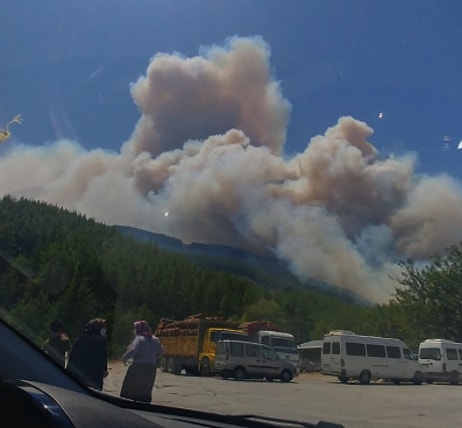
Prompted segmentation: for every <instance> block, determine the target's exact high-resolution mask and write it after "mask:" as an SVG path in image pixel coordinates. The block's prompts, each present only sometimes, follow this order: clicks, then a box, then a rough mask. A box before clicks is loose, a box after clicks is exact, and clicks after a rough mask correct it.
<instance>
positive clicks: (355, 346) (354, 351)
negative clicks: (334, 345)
mask: <svg viewBox="0 0 462 428" xmlns="http://www.w3.org/2000/svg"><path fill="white" fill-rule="evenodd" d="M345 348H346V353H347V355H357V356H366V347H365V346H364V344H363V343H350V342H346V344H345Z"/></svg>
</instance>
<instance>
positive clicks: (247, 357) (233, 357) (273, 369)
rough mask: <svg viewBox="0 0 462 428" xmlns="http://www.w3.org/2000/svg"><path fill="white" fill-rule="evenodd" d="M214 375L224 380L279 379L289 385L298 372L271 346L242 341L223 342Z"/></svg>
mask: <svg viewBox="0 0 462 428" xmlns="http://www.w3.org/2000/svg"><path fill="white" fill-rule="evenodd" d="M215 372H216V373H217V374H218V375H220V376H221V377H223V378H224V379H226V378H228V377H232V378H234V379H236V380H243V379H263V378H265V379H266V380H268V381H272V380H273V379H280V380H281V382H290V381H291V380H292V379H293V378H294V377H295V376H297V374H298V372H297V370H296V368H295V366H294V365H293V364H292V363H291V362H290V361H287V360H286V359H282V358H280V357H279V356H278V354H277V353H276V352H275V351H274V350H273V349H272V348H270V347H269V346H267V345H262V344H260V343H252V342H248V341H242V340H220V341H219V342H218V343H217V347H216V350H215Z"/></svg>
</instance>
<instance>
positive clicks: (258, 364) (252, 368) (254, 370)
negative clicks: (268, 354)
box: [245, 343, 263, 378]
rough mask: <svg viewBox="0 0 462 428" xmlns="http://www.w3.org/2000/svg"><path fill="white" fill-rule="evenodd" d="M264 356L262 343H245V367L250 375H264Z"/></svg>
mask: <svg viewBox="0 0 462 428" xmlns="http://www.w3.org/2000/svg"><path fill="white" fill-rule="evenodd" d="M262 364H263V363H262V357H261V353H260V345H258V344H255V343H246V344H245V369H246V371H247V375H248V376H249V377H257V378H258V377H262V376H263V375H262V371H263V367H262Z"/></svg>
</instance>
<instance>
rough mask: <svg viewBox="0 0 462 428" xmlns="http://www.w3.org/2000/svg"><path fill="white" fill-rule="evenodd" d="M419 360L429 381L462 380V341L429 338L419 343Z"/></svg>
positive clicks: (453, 381) (451, 381) (454, 381)
mask: <svg viewBox="0 0 462 428" xmlns="http://www.w3.org/2000/svg"><path fill="white" fill-rule="evenodd" d="M419 362H420V364H421V365H422V367H423V369H424V377H425V381H426V382H427V383H432V382H433V381H443V382H449V383H451V384H453V385H456V384H457V383H459V382H460V381H461V380H462V343H457V342H453V341H451V340H446V339H427V340H424V341H423V342H421V343H420V345H419Z"/></svg>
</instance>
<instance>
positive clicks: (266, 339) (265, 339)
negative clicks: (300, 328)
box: [256, 330, 300, 374]
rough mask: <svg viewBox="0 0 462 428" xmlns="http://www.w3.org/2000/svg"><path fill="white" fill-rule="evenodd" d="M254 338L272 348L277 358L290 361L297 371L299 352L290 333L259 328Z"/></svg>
mask: <svg viewBox="0 0 462 428" xmlns="http://www.w3.org/2000/svg"><path fill="white" fill-rule="evenodd" d="M256 339H257V340H256V341H257V342H258V343H261V344H263V345H267V346H270V347H271V348H273V349H274V351H275V352H276V353H277V354H278V356H279V358H281V359H283V360H286V361H289V362H290V363H292V364H293V366H294V367H295V369H296V372H297V374H298V373H299V370H300V354H299V352H298V348H297V345H296V344H295V338H294V336H293V335H292V334H290V333H284V332H281V331H270V330H260V331H259V332H257V334H256Z"/></svg>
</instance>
